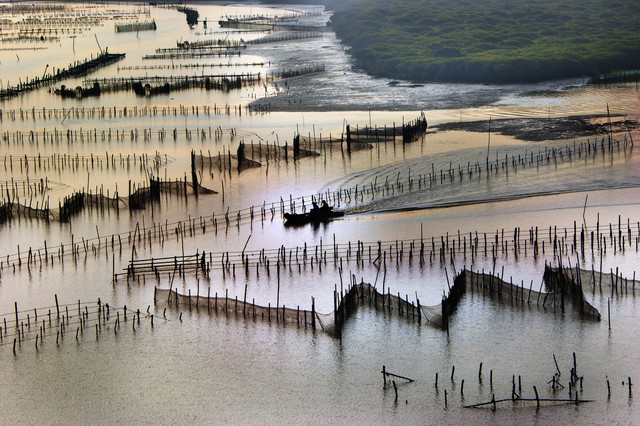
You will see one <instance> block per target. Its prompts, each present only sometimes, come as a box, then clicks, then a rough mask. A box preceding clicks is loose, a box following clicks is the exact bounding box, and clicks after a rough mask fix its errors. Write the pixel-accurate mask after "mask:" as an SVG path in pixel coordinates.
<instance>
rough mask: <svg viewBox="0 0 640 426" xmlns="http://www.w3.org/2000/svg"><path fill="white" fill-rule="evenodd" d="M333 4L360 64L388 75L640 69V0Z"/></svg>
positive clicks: (494, 77)
mask: <svg viewBox="0 0 640 426" xmlns="http://www.w3.org/2000/svg"><path fill="white" fill-rule="evenodd" d="M330 1H331V0H329V2H330ZM327 6H328V7H333V6H336V8H335V13H334V15H333V16H332V18H331V25H332V27H333V29H334V30H335V32H336V34H337V36H338V37H339V38H340V40H341V41H342V43H343V44H345V45H346V46H347V47H348V49H349V52H350V54H351V55H352V57H353V58H354V60H355V64H356V66H357V67H359V68H361V69H363V70H365V71H366V72H368V73H370V74H373V75H376V76H381V77H389V78H401V79H407V80H414V81H440V82H465V83H516V82H535V81H543V80H551V79H560V78H571V77H583V76H587V77H593V76H597V75H599V74H601V73H605V72H610V71H611V70H618V69H638V68H640V32H639V31H638V28H639V27H640V7H638V3H637V2H636V1H635V0H606V1H605V0H580V1H578V0H556V1H546V0H473V1H471V0H406V1H403V2H393V3H391V2H388V1H382V0H347V1H346V2H344V3H343V4H342V5H340V6H339V7H338V6H337V5H332V4H331V3H328V4H327Z"/></svg>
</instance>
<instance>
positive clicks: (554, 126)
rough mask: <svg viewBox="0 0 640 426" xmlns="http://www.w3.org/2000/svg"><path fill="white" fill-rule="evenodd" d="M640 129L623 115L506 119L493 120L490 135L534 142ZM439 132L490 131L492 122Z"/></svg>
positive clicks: (460, 125) (444, 126)
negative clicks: (495, 134)
mask: <svg viewBox="0 0 640 426" xmlns="http://www.w3.org/2000/svg"><path fill="white" fill-rule="evenodd" d="M638 128H640V126H639V123H638V121H636V120H629V119H627V118H626V117H624V116H612V117H611V118H610V119H609V117H607V115H606V114H592V115H581V116H569V117H560V118H506V119H498V120H492V121H491V132H492V133H499V134H501V135H505V136H512V137H514V138H515V139H520V140H524V141H531V142H541V141H550V140H561V139H571V138H581V137H591V136H598V135H606V134H609V133H610V132H612V133H628V132H631V131H634V130H637V129H638ZM431 129H437V130H440V131H446V130H464V131H468V132H488V131H489V121H469V122H451V123H443V124H439V125H436V126H433V127H431Z"/></svg>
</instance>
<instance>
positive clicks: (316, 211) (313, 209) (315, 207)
mask: <svg viewBox="0 0 640 426" xmlns="http://www.w3.org/2000/svg"><path fill="white" fill-rule="evenodd" d="M311 205H312V206H313V207H311V210H310V211H309V214H310V215H312V216H315V215H317V214H319V213H320V207H318V203H316V202H315V201H312V202H311Z"/></svg>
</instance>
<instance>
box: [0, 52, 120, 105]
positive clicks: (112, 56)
mask: <svg viewBox="0 0 640 426" xmlns="http://www.w3.org/2000/svg"><path fill="white" fill-rule="evenodd" d="M124 57H125V54H124V53H108V52H106V51H104V52H101V53H100V54H98V55H97V56H96V57H95V58H91V59H85V60H84V61H82V62H76V63H74V64H73V65H69V68H62V69H57V70H56V69H54V70H53V72H52V73H49V74H47V73H46V69H45V74H44V76H43V77H34V78H32V79H31V80H29V79H28V78H27V79H26V80H25V82H24V83H23V82H20V83H19V84H18V85H17V86H9V84H7V86H6V87H5V88H3V89H0V99H8V98H12V97H15V96H18V95H20V94H22V93H25V92H30V91H32V90H36V89H39V88H41V87H43V86H49V85H52V84H54V83H57V82H58V81H60V80H64V79H67V78H77V77H81V76H84V75H87V74H89V73H91V72H93V71H95V70H97V69H99V68H102V67H106V66H109V65H111V64H113V63H116V62H118V61H120V60H122V59H123V58H124ZM47 68H48V65H47Z"/></svg>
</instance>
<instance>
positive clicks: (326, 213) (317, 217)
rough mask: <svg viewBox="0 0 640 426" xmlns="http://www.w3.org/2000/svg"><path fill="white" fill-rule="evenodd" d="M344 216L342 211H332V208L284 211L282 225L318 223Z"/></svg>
mask: <svg viewBox="0 0 640 426" xmlns="http://www.w3.org/2000/svg"><path fill="white" fill-rule="evenodd" d="M342 216H344V212H342V211H334V210H333V209H332V208H328V209H319V210H318V211H313V210H312V211H310V212H307V213H300V214H298V213H285V214H284V219H285V222H284V225H285V226H303V225H306V224H307V223H314V224H316V223H320V222H328V221H329V220H330V219H333V218H334V217H342Z"/></svg>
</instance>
